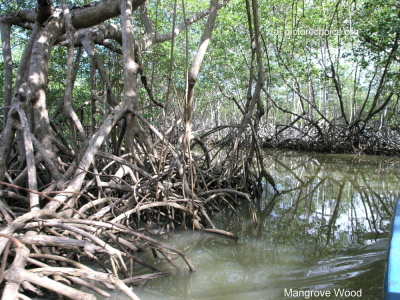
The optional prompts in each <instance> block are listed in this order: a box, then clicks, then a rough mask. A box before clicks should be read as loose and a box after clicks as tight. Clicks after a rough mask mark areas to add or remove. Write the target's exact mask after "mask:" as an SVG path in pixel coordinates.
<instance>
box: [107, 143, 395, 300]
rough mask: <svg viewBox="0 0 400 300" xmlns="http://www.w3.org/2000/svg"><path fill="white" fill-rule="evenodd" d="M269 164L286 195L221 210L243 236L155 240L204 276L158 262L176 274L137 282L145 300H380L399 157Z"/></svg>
mask: <svg viewBox="0 0 400 300" xmlns="http://www.w3.org/2000/svg"><path fill="white" fill-rule="evenodd" d="M265 166H266V167H267V169H268V170H269V171H270V173H271V175H272V176H273V177H274V178H275V180H276V182H277V185H278V188H279V190H280V191H281V194H280V195H278V196H275V195H274V194H273V192H272V190H271V189H269V188H267V189H266V191H265V193H264V196H263V197H262V198H260V199H257V201H256V205H255V208H254V209H253V210H251V209H250V207H249V206H248V205H244V206H243V207H241V208H238V209H237V211H236V212H237V214H235V213H234V212H233V211H232V210H231V209H227V210H226V211H225V212H220V213H218V214H216V215H215V216H214V218H215V220H217V224H218V225H217V226H218V228H220V229H224V230H227V231H230V232H233V233H235V234H236V235H238V236H239V238H240V239H239V240H238V242H234V241H232V240H229V239H225V238H221V237H218V236H215V235H211V234H206V233H201V232H192V231H182V232H180V231H178V232H174V233H173V234H164V235H162V236H161V237H160V236H158V238H161V239H164V240H163V241H165V242H167V243H170V244H172V245H173V246H176V247H178V248H180V249H185V252H186V253H187V255H188V257H189V258H190V259H191V261H192V262H193V263H194V265H195V266H196V268H197V272H195V273H194V274H190V272H189V271H188V270H187V268H184V266H183V265H182V271H181V272H176V271H175V270H174V269H173V268H172V267H171V266H170V265H169V264H166V263H165V264H164V263H163V262H162V261H154V264H155V265H157V267H158V268H161V269H168V270H171V271H174V275H173V276H170V277H167V278H160V279H154V280H148V281H146V282H145V283H142V284H141V285H140V286H139V287H136V288H135V289H134V290H135V292H136V293H137V294H138V295H139V297H140V298H141V299H142V300H150V299H151V300H153V299H171V300H172V299H177V300H178V299H179V300H188V299H202V300H205V299H207V300H211V299H213V300H217V299H218V300H228V299H229V300H232V299H246V300H252V299H254V300H260V299H354V298H349V295H353V296H356V297H355V298H356V299H381V298H382V286H383V277H384V269H385V258H386V252H387V243H388V236H389V230H390V221H391V215H392V212H393V208H394V205H395V202H396V200H397V197H398V192H399V188H400V184H399V183H400V180H399V179H400V159H399V158H388V157H374V156H352V155H329V154H315V153H305V152H294V151H281V150H280V151H274V150H268V151H265ZM253 214H254V215H255V216H256V217H257V221H258V226H257V227H255V226H254V222H253V221H254V218H253ZM345 292H347V294H345ZM307 293H308V294H307ZM313 293H314V294H313ZM329 293H330V294H329ZM341 293H342V294H341ZM349 293H352V294H349ZM360 295H361V297H358V296H360ZM114 299H124V298H123V297H122V296H121V295H118V296H115V298H114Z"/></svg>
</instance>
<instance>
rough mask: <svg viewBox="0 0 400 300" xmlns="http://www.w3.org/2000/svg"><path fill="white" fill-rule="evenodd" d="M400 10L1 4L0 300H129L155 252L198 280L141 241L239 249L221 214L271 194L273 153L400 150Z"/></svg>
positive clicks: (330, 5)
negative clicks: (196, 235) (118, 299)
mask: <svg viewBox="0 0 400 300" xmlns="http://www.w3.org/2000/svg"><path fill="white" fill-rule="evenodd" d="M399 11H400V10H399V5H398V3H397V2H396V1H394V0H390V1H383V0H381V1H372V0H371V1H369V0H368V1H358V2H356V1H294V0H290V1H289V0H273V1H263V2H262V1H260V2H258V1H257V0H246V1H237V0H232V1H223V2H221V3H219V2H218V1H217V0H212V1H210V3H208V2H200V3H198V2H197V1H188V0H187V1H182V2H179V3H178V1H176V0H175V1H160V0H156V1H144V0H119V1H118V0H103V1H100V2H93V3H92V2H90V1H61V2H60V3H56V2H51V1H49V0H38V1H37V2H36V1H13V2H12V4H7V5H5V4H4V3H0V13H1V17H0V22H1V34H2V54H3V60H2V62H1V69H2V72H1V75H0V76H1V77H0V81H1V86H3V87H4V88H3V89H2V90H1V91H0V93H1V97H0V101H2V102H0V105H1V106H2V110H1V114H2V115H1V118H0V122H1V123H0V128H1V136H0V153H1V156H0V184H1V186H2V189H1V191H0V217H1V219H0V221H1V231H0V235H1V238H0V253H2V254H3V255H2V257H3V261H2V267H1V270H0V279H1V281H3V277H4V278H5V279H6V280H5V282H3V283H1V284H3V285H4V293H3V298H7V299H14V298H17V297H19V296H20V294H19V293H20V292H19V290H18V289H19V287H20V284H21V283H22V282H25V283H26V282H28V283H27V284H24V285H23V291H24V294H29V293H36V294H41V293H42V292H43V289H42V288H38V287H44V288H45V289H48V288H50V289H52V290H54V291H56V292H58V293H60V294H62V295H65V296H68V297H71V298H77V299H89V298H88V297H91V296H89V295H88V294H86V293H83V292H81V291H78V290H76V289H74V288H71V287H69V286H68V285H66V284H64V283H65V282H67V281H68V282H70V281H71V282H74V283H75V284H77V285H89V284H88V283H86V282H83V281H82V279H81V278H86V279H94V280H97V281H102V282H107V284H106V285H108V287H109V285H114V287H117V288H119V289H121V290H122V291H123V292H125V293H126V294H128V295H129V297H131V298H132V299H135V297H136V296H135V295H134V294H133V293H132V291H131V290H130V289H129V288H127V286H126V284H128V283H134V282H137V280H139V278H136V277H134V275H135V274H133V272H132V266H134V265H135V264H138V263H139V264H143V265H145V266H147V267H149V269H150V270H151V271H152V272H158V273H155V274H156V276H165V274H164V273H163V272H162V271H161V270H156V269H155V268H154V267H151V266H149V265H148V264H146V262H144V261H140V260H139V259H138V257H137V255H136V253H138V252H140V251H145V249H151V251H152V253H154V255H157V253H159V254H158V255H160V254H161V255H162V256H164V257H165V259H167V260H168V261H170V262H171V264H173V261H172V260H171V253H173V252H175V253H177V254H178V255H180V256H181V257H182V258H183V259H184V260H185V261H186V262H187V265H188V266H189V268H190V269H191V270H194V266H192V265H191V263H190V261H188V260H187V259H186V257H185V255H184V253H183V252H181V251H180V250H178V249H174V248H172V247H170V246H168V245H166V244H163V243H161V242H159V241H157V240H155V239H152V238H150V237H149V236H147V235H145V234H143V233H142V232H141V230H145V229H146V228H147V227H148V226H151V224H156V226H163V227H164V228H166V229H168V230H171V229H173V228H176V227H177V226H179V227H182V228H193V229H196V230H206V231H210V232H214V233H217V234H222V235H225V236H228V237H231V238H236V237H235V236H234V235H233V234H231V233H229V232H225V231H222V230H218V229H216V228H214V224H213V221H212V219H211V214H212V212H213V211H217V210H219V209H221V207H222V206H226V205H227V206H228V207H231V208H232V209H233V208H234V206H236V205H239V204H240V202H241V201H250V202H251V201H252V197H255V196H257V195H258V194H260V193H261V189H262V182H265V181H268V182H269V183H270V184H271V185H272V186H273V187H274V188H275V186H274V181H273V179H272V178H271V176H270V175H269V173H268V170H266V169H265V167H264V165H263V163H262V161H263V160H262V154H261V151H260V147H262V146H267V147H292V148H301V149H311V150H321V151H336V152H357V153H380V154H397V153H398V151H399V145H400V140H399V138H398V127H399V126H398V125H399V124H398V111H399V109H398V105H399V103H398V102H399V101H398V100H399V98H398V96H399V90H398V81H399V74H398V67H399V57H398V56H399V55H398V54H399V49H398V43H399V34H400V27H399V24H400V22H399ZM254 223H255V224H257V220H256V219H254ZM139 232H140V233H139ZM132 238H133V239H132ZM71 248H72V249H73V250H74V251H71ZM99 253H101V256H100V258H99V255H98V254H99ZM80 256H85V257H88V258H90V259H92V260H95V261H96V262H97V263H98V264H99V265H100V266H101V268H102V269H103V270H104V272H96V271H93V270H89V269H88V268H87V267H85V266H83V265H81V264H77V262H76V260H77V257H80ZM55 262H57V263H55ZM59 263H60V264H61V263H62V265H63V267H57V265H58V264H59ZM126 264H130V265H131V267H130V268H129V267H127V266H126ZM37 267H39V268H37ZM6 270H7V271H6ZM110 273H112V274H113V276H109V275H108V274H110ZM38 274H39V275H40V276H44V277H40V276H39V275H38ZM155 274H151V275H148V276H155ZM50 276H51V277H52V279H50ZM120 277H124V278H125V280H124V281H122V280H120V279H119V278H120ZM43 278H45V280H43ZM141 278H145V277H143V276H142V277H141ZM147 278H150V277H147ZM62 282H64V283H62ZM91 288H93V289H94V290H95V291H96V292H98V293H102V294H103V295H104V294H106V292H104V291H102V290H100V289H98V288H96V287H91ZM21 297H22V296H21Z"/></svg>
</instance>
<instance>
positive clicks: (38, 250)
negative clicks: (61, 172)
mask: <svg viewBox="0 0 400 300" xmlns="http://www.w3.org/2000/svg"><path fill="white" fill-rule="evenodd" d="M137 147H138V148H139V149H141V153H139V152H136V153H135V154H133V153H131V154H126V155H123V156H121V157H118V156H115V155H112V154H108V153H105V152H101V151H98V152H97V154H96V156H95V157H96V159H95V162H94V163H93V164H92V166H91V168H90V169H89V170H80V172H82V173H84V174H85V177H84V180H83V182H82V189H81V190H80V191H79V192H75V191H71V190H69V189H68V186H70V184H71V183H70V182H65V183H64V186H60V185H58V186H59V187H60V188H59V189H57V190H53V191H52V190H49V189H45V186H44V187H43V189H42V191H41V192H37V191H33V190H30V189H28V188H25V187H21V186H18V185H16V184H11V183H7V182H0V184H1V185H3V187H4V190H3V191H2V194H1V196H2V198H1V199H0V201H1V202H0V204H1V205H0V212H1V214H0V220H1V227H2V229H1V231H0V253H1V256H2V264H1V269H0V280H1V281H2V282H1V284H2V285H3V288H4V292H3V299H17V298H19V297H20V298H22V299H28V298H27V296H32V295H39V296H40V295H46V294H47V293H49V292H51V291H52V292H55V293H57V294H60V295H64V296H66V297H68V298H73V299H95V297H94V295H93V294H100V295H102V296H105V297H108V296H109V293H108V292H107V290H109V289H112V290H115V289H118V290H119V291H121V292H123V293H125V294H126V295H127V296H128V297H129V298H130V299H138V297H137V296H136V295H135V294H134V293H133V291H132V290H131V289H130V288H129V287H128V286H129V285H132V284H137V283H138V282H139V281H140V280H147V279H152V278H157V277H164V276H169V275H170V274H171V272H170V271H168V270H161V269H158V268H156V267H154V266H153V265H151V264H149V263H148V262H147V261H142V260H141V259H140V258H139V255H140V254H141V253H143V252H146V253H153V256H154V258H156V259H157V260H160V259H161V258H160V257H162V258H163V259H164V260H165V261H167V262H169V264H170V265H171V266H173V267H174V268H176V269H180V267H179V266H178V265H179V264H177V263H176V260H177V259H181V260H182V261H183V262H184V263H185V264H186V266H187V268H188V269H189V270H190V271H195V266H193V265H192V263H191V262H190V260H189V259H188V258H187V257H186V256H185V253H184V252H183V251H182V250H180V249H176V248H174V247H171V246H170V245H168V244H165V243H163V242H161V241H159V240H157V239H156V238H154V237H151V236H150V235H151V233H152V232H153V231H154V230H155V229H162V230H165V231H172V230H174V229H176V228H188V229H194V230H202V231H205V232H209V233H212V234H218V235H220V236H223V237H225V238H230V239H234V240H236V239H237V237H236V236H235V235H234V234H232V233H230V232H226V231H224V230H220V229H218V228H216V226H215V224H214V223H213V220H212V215H211V213H213V212H215V211H219V210H221V209H222V208H226V207H230V208H231V209H232V210H235V207H236V206H237V205H239V204H240V202H241V201H248V202H250V203H251V202H252V197H253V196H254V193H256V191H255V190H252V189H249V187H251V186H254V182H255V180H256V176H255V174H253V173H252V172H251V171H248V170H247V171H245V170H244V168H243V165H242V164H241V162H242V161H243V160H244V159H238V162H236V163H234V164H231V163H230V161H229V160H226V159H224V160H218V156H214V157H211V153H210V152H208V150H207V146H206V145H205V144H203V145H202V150H203V151H204V150H205V151H207V152H206V155H205V154H204V153H203V154H202V155H201V154H198V156H193V157H192V158H191V160H190V164H191V165H192V168H189V163H187V162H188V161H189V160H188V158H187V157H185V155H177V154H176V153H177V152H174V151H175V150H174V149H175V148H174V147H173V146H172V145H169V147H171V148H170V152H169V153H167V154H164V156H163V155H160V154H159V153H156V154H157V158H156V157H155V156H154V155H152V154H150V153H149V152H147V151H146V150H145V148H142V147H140V146H137ZM160 150H162V149H161V148H160ZM164 150H165V149H164ZM226 150H227V148H226V147H224V148H222V149H219V150H218V151H214V152H213V153H218V154H219V155H222V156H223V157H225V158H226V157H229V153H222V152H223V151H226ZM228 151H229V150H228ZM171 152H173V153H174V154H171ZM199 152H200V151H198V152H197V153H199ZM160 153H162V151H160ZM201 153H202V152H201ZM162 157H164V158H162ZM38 173H39V176H40V177H42V178H43V180H44V178H45V176H46V172H44V173H42V172H41V171H40V168H38ZM228 173H229V176H230V177H228V175H227V174H228ZM78 174H79V171H78ZM10 179H12V181H17V180H16V178H10ZM71 179H72V178H71ZM72 180H73V179H72ZM54 186H56V185H52V187H54ZM32 193H34V194H36V195H37V196H39V197H40V201H41V209H40V210H31V209H30V201H29V195H30V194H32ZM61 197H64V198H61ZM254 222H255V223H256V222H257V220H254ZM89 262H90V263H89ZM88 263H89V264H88ZM88 265H90V266H91V267H88ZM138 265H142V266H143V267H144V268H147V269H148V271H149V273H148V274H142V273H141V274H135V269H136V268H137V266H138ZM93 266H95V267H93ZM143 267H142V269H143ZM142 272H143V271H142ZM80 287H86V288H88V289H90V290H91V291H92V292H93V294H92V293H88V292H84V291H82V290H80Z"/></svg>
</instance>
